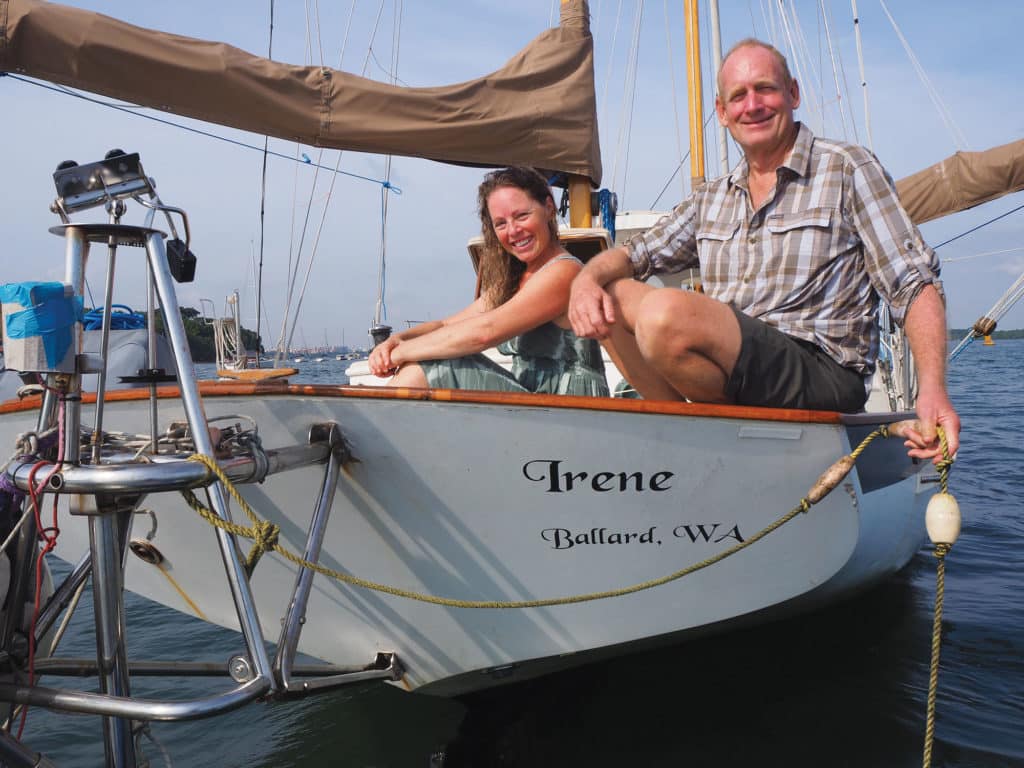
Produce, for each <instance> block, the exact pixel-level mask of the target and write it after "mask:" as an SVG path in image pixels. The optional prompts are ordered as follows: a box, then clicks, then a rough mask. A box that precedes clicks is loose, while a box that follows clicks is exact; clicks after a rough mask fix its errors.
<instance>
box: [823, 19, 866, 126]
mask: <svg viewBox="0 0 1024 768" xmlns="http://www.w3.org/2000/svg"><path fill="white" fill-rule="evenodd" d="M819 2H820V3H821V15H822V18H823V19H824V24H825V35H826V36H827V37H828V50H829V54H830V58H831V61H832V79H833V80H834V81H835V86H836V102H837V103H838V104H839V114H840V119H841V120H842V123H843V131H844V133H845V131H846V125H847V115H846V108H845V102H847V101H849V102H850V104H853V101H852V100H851V97H850V83H849V80H848V79H847V77H846V66H845V65H844V64H843V51H842V49H841V48H840V47H839V46H837V45H836V44H835V41H834V40H833V38H832V32H831V29H832V24H831V21H830V12H829V7H828V6H827V5H825V0H819ZM840 73H842V76H843V77H842V83H841V84H840V79H839V74H840ZM849 126H850V130H851V132H852V134H853V141H854V143H856V144H860V138H859V136H858V132H857V120H856V119H855V118H854V116H853V111H852V109H851V111H850V115H849Z"/></svg>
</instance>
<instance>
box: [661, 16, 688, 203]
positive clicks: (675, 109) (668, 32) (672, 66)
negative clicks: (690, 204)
mask: <svg viewBox="0 0 1024 768" xmlns="http://www.w3.org/2000/svg"><path fill="white" fill-rule="evenodd" d="M665 39H666V47H667V52H668V55H669V86H670V90H671V91H672V122H673V125H674V126H675V131H674V133H675V136H676V157H677V158H678V159H679V165H680V166H681V165H682V164H683V136H682V131H681V130H680V126H679V105H678V103H677V99H676V60H675V56H673V55H672V24H671V19H670V18H669V0H665ZM679 186H680V189H679V194H680V196H681V197H680V198H679V199H680V200H682V199H683V198H685V197H686V184H685V183H684V182H683V179H682V177H680V179H679Z"/></svg>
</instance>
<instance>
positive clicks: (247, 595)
mask: <svg viewBox="0 0 1024 768" xmlns="http://www.w3.org/2000/svg"><path fill="white" fill-rule="evenodd" d="M146 256H147V257H148V259H149V266H150V270H151V271H152V273H153V282H154V284H155V286H156V291H157V295H158V296H159V298H160V306H161V307H162V308H163V314H164V325H165V327H166V329H167V335H168V336H169V338H170V342H171V349H173V350H174V362H175V365H176V366H177V369H178V386H179V388H180V391H181V400H182V405H183V406H184V408H185V414H186V415H187V416H188V423H189V425H190V427H191V428H192V438H193V440H194V441H195V445H196V450H197V452H199V453H202V454H205V455H207V456H214V455H215V454H214V447H213V443H212V441H211V440H210V433H209V432H208V431H207V429H206V413H205V411H204V410H203V401H202V399H201V398H200V397H199V385H198V382H197V381H196V375H195V369H194V367H193V364H192V355H191V353H190V352H189V347H188V339H187V337H186V335H185V326H184V323H183V322H182V319H181V312H180V310H179V308H178V297H177V295H176V294H175V292H174V283H173V281H172V278H171V273H170V269H169V267H168V265H167V253H166V251H165V249H164V242H163V235H162V234H161V233H159V232H155V231H152V230H151V231H150V232H149V233H148V234H147V235H146ZM210 500H211V502H212V506H213V511H214V512H215V513H216V514H217V516H218V517H220V518H221V519H222V520H226V521H230V520H231V515H230V513H229V512H228V505H227V499H226V498H225V495H224V489H223V488H222V487H221V484H220V483H214V484H213V485H211V486H210ZM217 541H218V543H219V545H220V551H221V557H222V559H223V561H224V570H225V573H226V575H227V579H228V584H229V586H230V587H231V597H232V599H233V600H234V603H235V610H236V611H237V613H238V623H239V625H240V627H241V630H242V635H243V637H244V638H245V645H246V649H247V651H248V653H249V658H250V661H251V663H252V665H253V667H254V671H255V677H254V678H253V680H252V682H253V683H254V684H257V685H256V687H258V688H262V689H263V690H266V689H267V688H273V686H274V680H273V677H272V675H271V667H270V658H269V657H268V655H267V649H266V645H265V642H264V639H263V632H262V630H261V629H260V623H259V617H258V616H257V615H256V603H255V601H254V600H253V596H252V590H251V589H250V587H249V579H248V576H247V575H246V572H245V568H244V566H243V565H242V561H241V559H240V557H239V555H238V548H237V547H236V546H235V540H234V537H233V536H231V535H230V534H229V533H227V531H224V530H222V529H220V528H218V529H217Z"/></svg>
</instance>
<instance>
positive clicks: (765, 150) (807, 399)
mask: <svg viewBox="0 0 1024 768" xmlns="http://www.w3.org/2000/svg"><path fill="white" fill-rule="evenodd" d="M799 104H800V89H799V86H798V84H797V82H796V80H795V79H793V77H792V76H791V75H790V73H789V67H788V66H787V64H786V60H785V58H784V57H783V56H782V54H781V53H779V52H778V51H777V50H776V49H775V48H773V47H772V46H770V45H768V44H766V43H763V42H761V41H758V40H753V39H748V40H744V41H742V42H740V43H738V44H737V45H736V46H734V47H733V48H732V50H731V51H730V52H729V53H728V54H727V55H726V57H725V60H724V61H723V63H722V69H721V72H720V74H719V80H718V95H717V97H716V99H715V107H716V110H717V113H718V119H719V121H720V122H721V123H722V125H724V126H725V127H726V128H728V129H729V132H730V134H731V135H732V137H733V139H735V141H736V142H737V144H739V146H740V147H741V148H742V150H743V154H744V158H743V160H742V161H741V162H740V163H739V165H738V166H737V167H736V168H735V169H734V170H733V172H732V173H731V174H730V175H729V176H725V177H723V178H721V179H717V180H715V181H712V182H709V183H708V184H706V185H704V186H703V187H702V188H700V189H698V190H696V191H695V192H694V193H693V194H692V195H691V196H690V197H689V198H688V199H687V200H685V201H684V202H683V203H681V204H680V205H679V206H678V207H677V208H676V209H675V210H674V211H673V212H672V213H671V214H669V215H668V216H666V217H664V218H663V219H662V220H661V221H659V222H658V223H657V224H655V225H654V227H652V228H651V229H650V230H648V231H647V232H646V233H644V234H643V235H640V236H638V237H636V238H633V239H632V240H631V241H630V242H629V243H627V244H626V245H624V246H620V247H617V248H612V249H610V250H607V251H604V252H603V253H600V254H598V255H597V256H596V257H594V258H593V259H592V260H591V261H590V262H589V263H588V264H587V266H586V267H585V268H584V269H583V270H582V271H581V272H580V274H579V275H578V276H577V277H576V279H575V280H574V281H573V285H572V293H571V296H570V301H569V320H570V322H571V323H572V326H573V330H574V331H575V332H576V334H577V335H579V336H584V337H589V338H597V339H601V340H602V341H603V343H604V345H605V347H606V348H607V349H608V351H609V353H610V354H611V356H612V359H613V360H614V361H615V363H616V364H617V365H618V366H619V369H620V370H621V371H622V372H623V375H624V376H625V377H626V378H627V379H628V380H629V382H630V383H631V384H632V385H633V386H634V387H635V388H636V389H637V391H638V392H640V394H642V395H643V396H644V397H646V398H650V399H665V400H669V399H675V400H678V399H682V398H688V399H690V400H695V401H700V402H712V403H739V404H747V405H767V406H775V407H788V408H816V409H828V410H840V411H857V410H860V409H861V408H862V407H863V405H864V402H865V401H866V398H867V384H868V381H869V378H870V375H871V373H872V372H873V371H874V366H875V359H876V357H877V353H878V330H877V326H876V314H877V307H878V301H879V294H881V296H882V298H884V299H885V300H886V302H887V303H888V304H889V305H890V307H891V311H892V316H893V318H894V319H895V320H896V321H897V322H898V323H900V324H901V325H902V326H903V327H904V329H905V331H906V333H907V337H908V339H909V341H910V345H911V350H912V351H913V353H914V357H915V360H916V364H917V373H918V399H917V415H918V418H919V420H920V424H921V430H920V433H915V434H913V435H912V436H911V437H910V439H908V440H907V442H906V446H907V448H908V449H909V450H908V453H909V455H910V456H912V457H915V458H921V459H928V458H930V459H933V460H934V461H938V460H940V459H941V448H940V446H939V441H938V438H937V436H936V429H935V428H936V425H937V424H938V425H940V426H942V427H943V429H944V431H945V433H946V437H947V440H948V444H949V451H950V454H951V455H952V454H953V453H955V452H956V450H957V448H958V446H959V433H960V420H959V417H958V416H957V414H956V411H955V410H954V409H953V406H952V404H951V403H950V400H949V396H948V394H947V392H946V384H945V360H946V324H945V305H944V298H943V294H942V292H941V291H942V284H941V282H940V281H939V279H938V275H939V268H938V261H937V259H936V258H935V254H934V253H933V252H932V251H931V249H929V248H928V246H927V245H925V244H924V242H923V240H922V239H921V236H920V233H919V232H918V231H917V228H916V227H915V226H914V225H913V224H912V223H911V221H910V219H909V217H908V216H907V214H906V212H905V211H904V210H903V208H902V207H901V206H900V204H899V202H898V200H897V198H896V193H895V189H894V187H893V184H892V181H891V179H889V177H888V175H887V174H886V173H885V171H884V169H882V167H881V165H880V164H879V163H878V161H877V159H876V158H875V157H874V155H872V154H871V153H870V152H868V151H867V150H865V149H863V148H862V147H857V146H855V145H851V144H845V143H842V142H836V141H831V140H827V139H819V138H816V137H814V135H813V134H812V133H811V132H810V130H809V129H808V128H807V127H806V126H803V125H801V124H800V123H798V122H795V121H794V118H793V111H794V110H795V109H796V108H797V107H798V106H799ZM698 264H699V266H700V270H701V279H702V284H703V287H704V291H705V293H697V292H692V291H680V290H676V289H666V288H663V289H656V288H654V287H652V286H649V285H647V284H645V283H642V282H638V280H644V279H646V278H647V277H649V276H650V275H652V274H657V273H660V272H661V273H664V272H676V271H679V270H681V269H685V268H688V267H693V266H697V265H698ZM634 278H636V279H634Z"/></svg>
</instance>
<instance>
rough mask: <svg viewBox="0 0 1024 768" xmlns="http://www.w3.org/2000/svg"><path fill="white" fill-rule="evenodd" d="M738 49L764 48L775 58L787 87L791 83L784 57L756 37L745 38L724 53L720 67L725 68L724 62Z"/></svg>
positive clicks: (719, 96) (719, 81)
mask: <svg viewBox="0 0 1024 768" xmlns="http://www.w3.org/2000/svg"><path fill="white" fill-rule="evenodd" d="M740 48H764V49H765V50H766V51H768V53H770V54H771V55H772V56H774V57H775V61H776V63H777V64H778V65H779V69H781V70H782V76H783V78H784V79H785V84H786V85H789V84H790V83H792V82H793V75H791V74H790V73H789V62H787V61H786V57H785V56H783V55H782V52H781V51H780V50H779V49H778V48H776V47H775V46H774V45H772V44H771V43H766V42H765V41H764V40H758V39H757V38H756V37H746V38H744V39H742V40H740V41H739V42H738V43H736V44H735V45H734V46H733V47H732V48H730V49H729V50H728V51H726V53H725V56H723V57H722V67H723V68H724V67H725V62H726V61H728V59H729V57H730V56H732V55H733V54H734V53H736V51H738V50H739V49H740ZM716 85H717V87H718V98H719V99H721V97H722V70H721V69H719V70H718V82H717V83H716Z"/></svg>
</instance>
